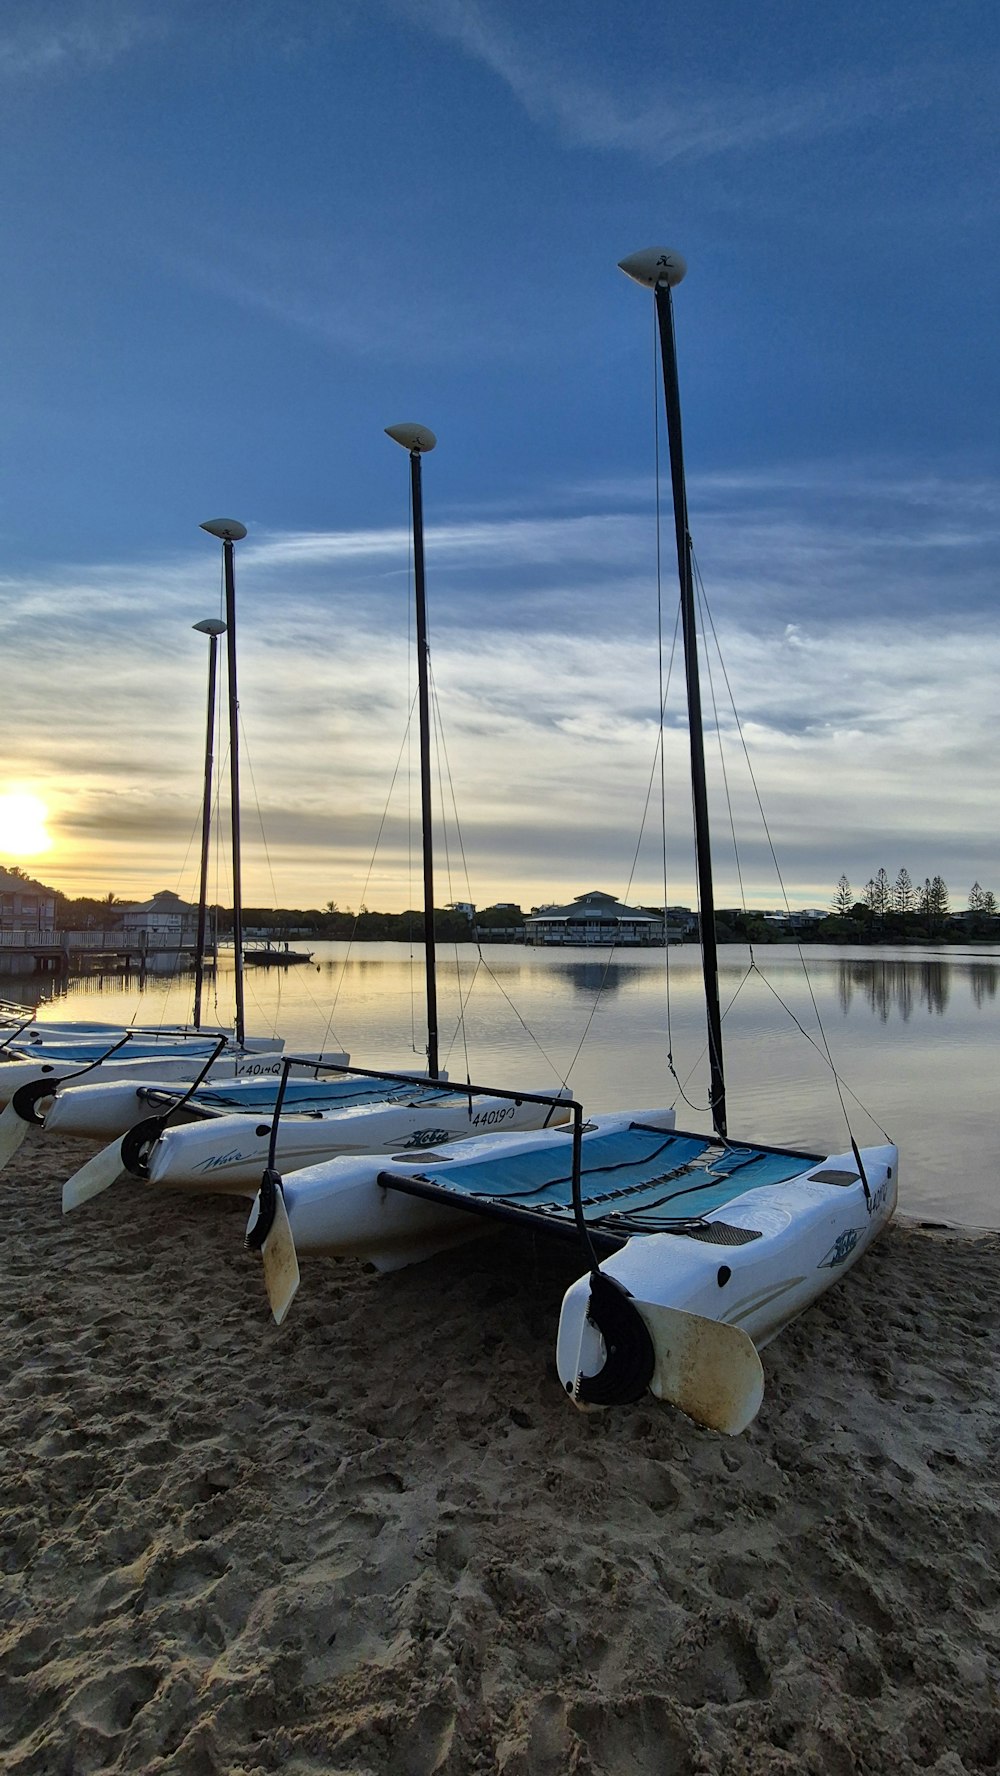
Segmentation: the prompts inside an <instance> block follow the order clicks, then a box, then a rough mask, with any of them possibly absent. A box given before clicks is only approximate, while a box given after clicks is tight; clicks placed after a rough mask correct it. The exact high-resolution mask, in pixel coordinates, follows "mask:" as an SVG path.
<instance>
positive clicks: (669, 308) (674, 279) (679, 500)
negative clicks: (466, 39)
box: [619, 247, 726, 1136]
mask: <svg viewBox="0 0 1000 1776" xmlns="http://www.w3.org/2000/svg"><path fill="white" fill-rule="evenodd" d="M619 268H620V269H621V270H622V271H623V272H624V273H625V275H626V276H627V277H630V278H633V279H634V280H635V282H636V283H637V284H644V285H646V286H647V287H649V286H651V287H652V290H653V295H654V299H655V302H656V320H657V325H658V327H659V334H660V359H661V362H662V366H663V400H664V406H665V408H666V415H667V437H668V440H669V444H670V480H671V485H672V488H673V500H674V529H675V532H676V538H677V572H678V576H679V579H680V593H681V625H682V629H683V635H684V669H685V674H686V679H687V704H688V733H689V735H690V745H691V797H692V801H693V804H694V833H695V865H696V869H697V875H698V904H699V909H700V924H701V956H702V970H703V974H704V981H705V1009H706V1013H707V1018H708V1065H709V1097H710V1100H711V1106H712V1126H713V1128H714V1129H715V1132H716V1134H717V1135H721V1136H725V1133H726V1082H725V1075H724V1071H723V1062H722V1016H721V1012H720V1009H719V962H718V950H717V942H716V935H715V894H714V889H713V884H712V848H711V842H710V838H709V827H708V796H707V792H706V784H705V745H704V733H703V725H702V714H701V682H700V678H699V674H698V637H697V628H696V623H695V608H694V573H693V570H692V565H691V533H690V531H689V529H688V512H687V489H686V487H685V482H684V450H683V443H682V438H681V397H680V384H679V382H678V378H677V350H676V344H675V340H674V310H673V300H672V298H671V294H670V291H671V288H672V286H673V285H674V284H679V283H680V281H681V279H682V278H683V276H684V274H685V272H686V271H687V266H686V264H685V262H684V260H683V259H682V258H681V256H680V254H679V253H671V252H666V251H664V250H663V249H661V248H658V247H650V248H648V249H647V250H646V251H645V252H641V253H632V254H631V255H630V256H629V258H627V259H621V260H619ZM664 916H666V915H664Z"/></svg>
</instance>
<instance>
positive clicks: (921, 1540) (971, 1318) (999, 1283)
mask: <svg viewBox="0 0 1000 1776" xmlns="http://www.w3.org/2000/svg"><path fill="white" fill-rule="evenodd" d="M80 1152H81V1149H80V1148H79V1146H78V1144H76V1143H68V1142H64V1143H57V1142H55V1141H51V1142H48V1143H46V1144H45V1145H44V1146H43V1145H42V1144H41V1143H37V1144H35V1145H32V1144H30V1143H28V1144H26V1146H25V1148H24V1149H22V1151H21V1153H20V1154H19V1155H18V1156H17V1158H16V1160H15V1161H14V1162H13V1163H12V1164H11V1165H10V1166H9V1167H8V1169H7V1171H6V1172H5V1173H4V1176H3V1180H2V1185H0V1188H2V1190H3V1194H4V1200H5V1209H6V1213H5V1215H4V1218H3V1224H2V1230H0V1247H2V1262H3V1277H4V1289H3V1300H4V1311H3V1331H2V1341H0V1343H2V1354H0V1372H2V1378H3V1404H2V1414H3V1425H2V1431H3V1435H2V1463H3V1467H2V1486H3V1492H2V1507H0V1508H2V1513H3V1537H2V1562H0V1564H2V1571H0V1762H2V1764H3V1768H4V1769H5V1770H6V1771H7V1772H9V1776H110V1773H111V1772H115V1773H116V1776H117V1773H119V1772H122V1773H124V1772H144V1773H148V1776H159V1773H161V1772H163V1773H166V1772H169V1773H170V1776H175V1773H176V1776H222V1773H225V1776H258V1772H269V1771H278V1770H280V1771H282V1772H283V1773H284V1776H478V1773H480V1772H481V1773H483V1776H485V1773H487V1772H502V1773H503V1776H563V1773H564V1772H573V1773H574V1776H623V1773H625V1772H628V1776H709V1773H711V1776H737V1773H739V1776H793V1773H794V1776H801V1773H802V1772H807V1773H813V1772H814V1773H816V1776H853V1773H856V1772H863V1773H864V1772H870V1773H872V1776H877V1773H881V1772H890V1771H891V1772H893V1773H902V1776H907V1773H910V1772H918V1771H919V1772H920V1773H921V1776H928V1773H930V1776H962V1773H963V1772H968V1773H970V1776H971V1773H973V1772H976V1773H979V1772H983V1773H985V1772H995V1770H996V1769H997V1767H998V1764H1000V1710H998V1706H997V1680H998V1674H1000V1577H998V1575H1000V1495H998V1492H997V1487H996V1480H995V1475H996V1472H997V1467H998V1462H1000V1384H998V1380H997V1376H998V1370H1000V1363H998V1358H1000V1348H998V1347H1000V1239H998V1238H997V1237H996V1236H989V1237H984V1238H981V1239H975V1238H970V1237H968V1236H964V1235H959V1234H947V1233H941V1232H933V1233H932V1232H926V1231H920V1230H918V1229H915V1228H913V1227H906V1226H897V1227H895V1228H893V1229H892V1230H891V1231H890V1232H889V1233H888V1234H887V1236H886V1237H885V1238H884V1239H883V1240H882V1241H881V1243H880V1244H879V1245H878V1246H877V1247H876V1248H875V1249H874V1250H873V1251H872V1252H871V1253H870V1254H869V1255H868V1257H866V1259H865V1260H864V1261H863V1262H862V1264H861V1265H860V1266H859V1267H858V1269H857V1270H856V1271H855V1272H854V1273H853V1274H852V1276H851V1277H850V1279H849V1280H847V1281H846V1282H844V1283H843V1284H841V1285H840V1286H839V1287H837V1288H835V1289H834V1290H833V1291H832V1292H831V1294H830V1295H829V1296H827V1297H826V1298H825V1299H824V1300H823V1301H822V1302H821V1303H820V1304H819V1305H818V1306H817V1307H816V1308H814V1309H812V1310H811V1311H810V1313H809V1314H807V1315H806V1316H805V1318H804V1319H803V1320H801V1321H800V1322H799V1323H798V1324H797V1325H796V1326H795V1327H793V1328H792V1329H791V1330H789V1331H788V1332H786V1333H785V1334H784V1335H783V1336H782V1337H781V1338H780V1339H779V1340H778V1341H776V1343H775V1344H774V1345H772V1346H771V1347H770V1348H769V1349H768V1350H767V1351H766V1352H765V1354H764V1367H765V1372H766V1377H767V1392H766V1395H765V1400H764V1406H763V1409H762V1411H761V1414H760V1417H759V1418H758V1420H757V1422H756V1423H755V1424H754V1425H753V1426H752V1427H751V1429H750V1430H749V1432H747V1433H746V1434H745V1435H744V1436H743V1437H741V1438H739V1439H737V1440H734V1441H729V1440H724V1439H721V1438H718V1437H716V1436H713V1435H711V1434H710V1433H708V1432H705V1431H701V1430H699V1429H698V1428H697V1427H695V1426H694V1425H692V1424H690V1423H689V1422H688V1421H687V1420H685V1419H684V1418H682V1417H681V1416H680V1415H678V1414H676V1413H673V1412H671V1411H669V1410H667V1409H665V1408H662V1407H659V1406H657V1405H655V1404H654V1403H652V1402H650V1403H649V1404H642V1405H639V1406H636V1407H633V1408H630V1409H628V1410H625V1411H622V1412H620V1413H616V1414H605V1415H589V1416H588V1415H582V1414H580V1413H577V1412H574V1411H573V1410H572V1409H571V1408H570V1407H569V1406H568V1405H567V1403H566V1402H565V1400H564V1398H563V1396H562V1394H561V1392H560V1389H559V1385H558V1382H557V1379H556V1375H555V1368H554V1363H553V1345H554V1336H555V1326H556V1320H557V1316H558V1308H559V1302H560V1299H561V1296H562V1292H563V1290H564V1288H565V1286H566V1284H567V1283H568V1282H569V1281H570V1280H571V1279H572V1277H573V1276H574V1275H576V1274H577V1273H578V1271H579V1268H580V1267H579V1264H578V1263H577V1261H576V1258H575V1254H574V1253H573V1252H572V1251H570V1250H567V1249H562V1248H559V1249H557V1250H554V1251H553V1250H550V1249H547V1248H544V1247H541V1246H536V1245H534V1244H532V1243H531V1242H530V1241H527V1240H525V1239H524V1238H518V1237H515V1236H512V1235H509V1234H501V1235H499V1236H497V1237H494V1238H491V1239H488V1240H483V1241H481V1242H479V1243H477V1244H476V1245H474V1246H468V1247H465V1248H462V1249H461V1250H460V1251H458V1252H456V1253H453V1254H451V1255H449V1256H447V1257H443V1258H440V1259H438V1260H434V1261H432V1262H431V1263H428V1264H424V1265H421V1266H418V1267H416V1268H414V1269H412V1270H409V1271H402V1272H399V1273H397V1274H396V1275H394V1276H390V1277H383V1278H377V1277H375V1276H373V1275H372V1274H370V1273H366V1272H365V1271H363V1270H362V1269H360V1268H359V1267H357V1266H354V1265H337V1264H334V1263H332V1262H324V1261H318V1260H313V1261H304V1263H303V1284H302V1289H301V1291H300V1294H299V1297H298V1299H297V1301H296V1303H295V1306H294V1308H293V1310H292V1313H291V1315H290V1317H289V1319H288V1321H287V1322H286V1324H285V1326H284V1327H282V1328H281V1329H280V1330H279V1329H277V1328H276V1327H275V1326H274V1325H273V1323H272V1322H271V1319H270V1316H269V1314H268V1311H267V1305H266V1301H265V1297H264V1292H263V1286H262V1281H261V1276H260V1266H259V1261H258V1260H257V1259H256V1258H254V1257H253V1256H251V1255H250V1254H248V1253H245V1252H244V1250H243V1245H242V1233H243V1226H244V1223H245V1208H244V1206H243V1205H242V1204H240V1203H231V1202H229V1203H227V1202H225V1201H221V1200H220V1201H219V1202H199V1201H196V1200H194V1199H188V1198H181V1197H167V1196H165V1195H160V1194H156V1193H154V1192H152V1191H150V1190H147V1189H144V1188H143V1187H141V1186H138V1185H135V1186H131V1187H129V1186H125V1185H120V1186H118V1187H117V1188H116V1189H114V1190H112V1191H110V1192H108V1193H107V1194H106V1195H105V1196H103V1197H101V1198H100V1199H98V1200H96V1201H94V1202H92V1203H90V1204H88V1205H87V1206H86V1208H84V1209H81V1210H80V1211H79V1212H78V1213H76V1214H75V1215H72V1216H69V1217H66V1218H63V1216H62V1215H61V1213H60V1199H59V1186H60V1185H61V1182H62V1180H63V1178H64V1177H65V1176H67V1175H68V1173H69V1172H70V1171H71V1170H73V1169H74V1168H75V1166H76V1164H78V1163H79V1159H80Z"/></svg>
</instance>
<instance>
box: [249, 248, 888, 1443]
mask: <svg viewBox="0 0 1000 1776" xmlns="http://www.w3.org/2000/svg"><path fill="white" fill-rule="evenodd" d="M621 269H622V270H623V271H624V272H625V273H626V274H627V275H628V276H629V277H630V278H632V279H634V280H635V281H636V282H638V283H640V284H642V285H644V286H646V287H647V288H651V289H652V291H653V294H654V301H655V310H656V318H657V326H658V332H659V341H660V356H661V363H662V373H663V390H664V403H665V408H666V416H667V431H668V437H669V446H670V467H671V482H672V490H673V506H674V522H675V532H676V545H677V565H678V576H679V583H680V606H681V625H682V633H683V640H684V652H685V672H686V686H687V702H688V718H689V719H688V727H689V737H690V757H691V787H692V800H693V804H694V814H695V834H696V839H695V848H696V872H697V879H698V892H699V904H700V923H701V940H702V960H703V977H704V987H705V1001H706V1016H707V1027H708V1059H709V1074H710V1086H709V1098H710V1105H711V1116H712V1133H711V1134H710V1135H707V1134H699V1133H688V1132H686V1131H683V1130H679V1129H677V1127H676V1124H675V1117H674V1112H673V1110H672V1109H671V1110H637V1111H635V1112H631V1113H618V1114H616V1115H608V1116H602V1115H597V1116H591V1117H585V1115H584V1111H583V1107H582V1106H581V1105H580V1104H578V1103H575V1102H574V1103H573V1104H572V1105H571V1107H570V1108H571V1112H572V1121H571V1123H570V1125H569V1126H568V1127H563V1128H558V1129H551V1128H550V1129H547V1130H544V1131H542V1132H539V1133H536V1134H508V1133H506V1132H501V1133H494V1134H486V1135H484V1136H482V1137H481V1138H480V1139H478V1140H477V1141H475V1142H465V1141H463V1142H458V1143H455V1144H453V1145H450V1146H448V1147H446V1148H444V1149H443V1150H440V1151H429V1152H426V1153H424V1154H422V1155H421V1156H420V1157H410V1156H408V1155H407V1154H405V1153H399V1152H397V1153H394V1154H392V1155H383V1156H381V1157H378V1158H369V1159H364V1160H362V1159H359V1158H355V1159H349V1158H341V1159H335V1160H332V1161H329V1162H327V1163H326V1164H323V1165H315V1166H311V1167H308V1168H306V1169H304V1170H302V1171H299V1172H295V1173H292V1174H290V1175H287V1176H286V1175H283V1174H281V1173H279V1172H278V1171H276V1170H275V1169H274V1168H273V1167H272V1168H269V1170H268V1172H267V1173H266V1174H265V1177H264V1180H263V1184H262V1188H261V1191H260V1194H259V1196H258V1198H257V1201H256V1203H255V1205H254V1209H253V1212H252V1214H251V1218H250V1223H249V1227H248V1233H247V1239H248V1243H249V1244H250V1245H251V1246H253V1247H256V1248H259V1249H260V1250H261V1251H262V1253H263V1258H264V1272H265V1279H266V1283H267V1289H268V1295H269V1298H270V1301H271V1306H272V1310H273V1312H274V1316H275V1318H276V1319H277V1320H279V1321H280V1320H281V1319H283V1318H284V1316H285V1314H286V1313H287V1312H288V1308H289V1306H290V1304H291V1301H292V1299H293V1297H294V1294H295V1291H296V1289H297V1287H298V1284H299V1270H298V1255H300V1254H303V1253H326V1254H335V1255H338V1256H343V1255H347V1254H350V1255H352V1256H354V1257H356V1258H359V1259H362V1260H365V1261H367V1262H369V1263H371V1264H373V1265H375V1266H376V1267H378V1268H380V1269H391V1268H394V1267H396V1266H397V1265H400V1264H405V1263H410V1262H414V1261H415V1260H417V1259H421V1258H425V1257H427V1256H429V1255H431V1254H432V1253H433V1252H435V1251H440V1250H442V1249H443V1248H444V1247H445V1246H446V1245H449V1244H452V1243H454V1242H455V1241H456V1240H458V1239H461V1238H465V1237H469V1236H470V1234H471V1233H472V1232H474V1231H481V1230H482V1229H483V1228H484V1227H485V1226H486V1225H488V1224H489V1223H494V1224H495V1223H497V1222H501V1223H508V1224H513V1225H517V1226H521V1227H524V1228H530V1229H531V1230H532V1231H533V1232H535V1233H541V1234H548V1235H550V1236H552V1237H556V1238H562V1239H576V1240H579V1242H580V1244H581V1247H582V1249H583V1252H584V1253H585V1257H586V1264H587V1271H586V1274H585V1275H584V1276H582V1277H581V1278H580V1280H579V1281H578V1282H577V1283H575V1284H574V1285H573V1286H572V1287H571V1288H570V1289H569V1291H568V1292H567V1294H566V1297H565V1299H564V1301H563V1305H562V1311H561V1315H560V1321H559V1329H558V1336H557V1342H556V1364H557V1369H558V1373H559V1377H560V1381H561V1383H562V1386H563V1387H564V1389H565V1391H566V1394H567V1396H568V1397H569V1398H570V1399H571V1400H572V1401H573V1403H574V1404H575V1405H577V1406H579V1407H582V1408H598V1407H607V1406H612V1405H615V1404H620V1403H626V1402H630V1401H634V1400H636V1399H639V1398H641V1397H642V1396H643V1395H645V1394H646V1393H647V1391H648V1392H650V1393H652V1394H653V1395H654V1396H655V1397H658V1398H660V1399H663V1400H667V1401H670V1402H672V1403H673V1404H675V1405H677V1406H679V1407H680V1408H681V1409H682V1410H683V1411H685V1412H687V1413H688V1414H689V1415H690V1416H691V1417H693V1418H695V1419H697V1420H698V1421H699V1422H701V1423H703V1424H705V1425H707V1426H710V1427H711V1428H714V1429H716V1430H720V1431H724V1432H727V1433H728V1434H730V1435H736V1434H738V1433H739V1432H740V1431H742V1430H743V1429H744V1428H745V1427H746V1426H747V1425H748V1424H749V1423H750V1422H751V1420H752V1419H753V1417H754V1416H755V1414H756V1412H757V1410H758V1409H759V1407H760V1404H761V1400H762V1398H763V1386H764V1381H763V1370H762V1367H761V1363H760V1358H759V1355H758V1350H759V1349H760V1348H761V1347H762V1346H764V1345H765V1344H766V1343H767V1342H768V1341H769V1340H770V1339H771V1338H773V1337H774V1336H775V1335H776V1334H777V1333H778V1332H780V1331H781V1329H782V1327H784V1326H785V1325H787V1324H788V1322H789V1321H790V1320H792V1319H793V1318H795V1317H796V1316H797V1315H798V1314H799V1313H801V1312H802V1310H803V1309H804V1308H806V1307H807V1306H808V1305H809V1304H810V1302H812V1301H814V1300H815V1299H816V1297H817V1296H818V1295H820V1294H821V1293H822V1292H823V1291H824V1290H825V1289H826V1288H828V1287H829V1285H830V1284H831V1283H832V1282H834V1281H835V1280H836V1279H837V1278H838V1277H840V1276H842V1275H843V1274H844V1273H845V1272H846V1271H847V1270H848V1269H849V1268H850V1266H851V1265H852V1264H854V1263H856V1262H857V1260H858V1259H859V1258H860V1257H861V1255H862V1253H864V1252H865V1251H866V1250H867V1249H868V1247H869V1246H870V1245H871V1244H872V1241H873V1240H874V1239H876V1238H877V1236H878V1235H879V1233H880V1232H881V1231H882V1229H883V1228H884V1227H885V1225H886V1223H887V1222H888V1220H889V1218H890V1216H891V1215H892V1213H893V1209H894V1206H895V1203H896V1191H897V1171H898V1152H897V1149H896V1147H895V1146H894V1145H893V1144H891V1143H890V1142H888V1141H886V1142H885V1143H884V1144H883V1145H880V1146H875V1147H867V1148H865V1149H863V1150H862V1149H860V1148H859V1147H858V1145H857V1143H856V1141H855V1140H854V1137H853V1135H851V1136H850V1141H849V1147H848V1149H847V1150H846V1151H844V1152H841V1153H834V1154H832V1155H831V1154H828V1155H826V1156H823V1155H821V1154H813V1153H801V1152H792V1151H789V1150H786V1149H782V1148H774V1147H767V1146H763V1145H761V1144H759V1143H756V1142H751V1141H737V1140H735V1139H733V1138H732V1137H731V1136H730V1135H729V1133H728V1128H727V1114H726V1088H725V1077H724V1067H723V1049H722V1018H721V1012H720V1004H719V988H718V964H717V951H716V932H715V912H714V894H713V883H712V864H711V848H710V839H709V822H708V808H707V796H706V782H705V762H704V748H703V735H702V718H701V697H700V682H699V667H698V648H697V632H696V624H695V601H694V576H693V562H692V547H691V537H690V532H689V528H688V512H687V495H686V488H685V478H684V462H683V450H682V436H681V410H680V396H679V387H678V377H677V363H676V350H675V342H674V319H673V302H672V290H673V289H674V288H675V287H676V286H677V285H678V284H679V283H680V282H681V279H682V278H683V277H684V275H685V270H686V267H685V265H684V261H683V260H682V259H681V258H680V256H679V255H678V254H676V253H672V252H667V251H663V250H660V249H653V250H650V251H647V252H642V253H638V254H634V255H632V256H631V257H630V258H628V259H626V260H623V261H622V262H621ZM463 1222H464V1224H465V1225H464V1227H463Z"/></svg>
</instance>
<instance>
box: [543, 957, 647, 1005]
mask: <svg viewBox="0 0 1000 1776" xmlns="http://www.w3.org/2000/svg"><path fill="white" fill-rule="evenodd" d="M549 973H550V974H554V975H555V976H556V978H557V979H559V980H563V981H565V982H566V984H567V985H568V986H570V987H572V989H573V991H574V993H585V994H586V995H587V996H588V997H590V998H593V996H594V995H595V994H597V993H620V992H621V989H622V987H624V986H626V985H631V984H633V983H634V982H635V981H637V980H639V978H640V976H641V974H642V970H641V969H639V968H635V967H633V968H630V967H629V966H628V964H627V963H624V962H598V961H593V962H557V963H556V964H555V965H554V966H551V965H550V967H549Z"/></svg>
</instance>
